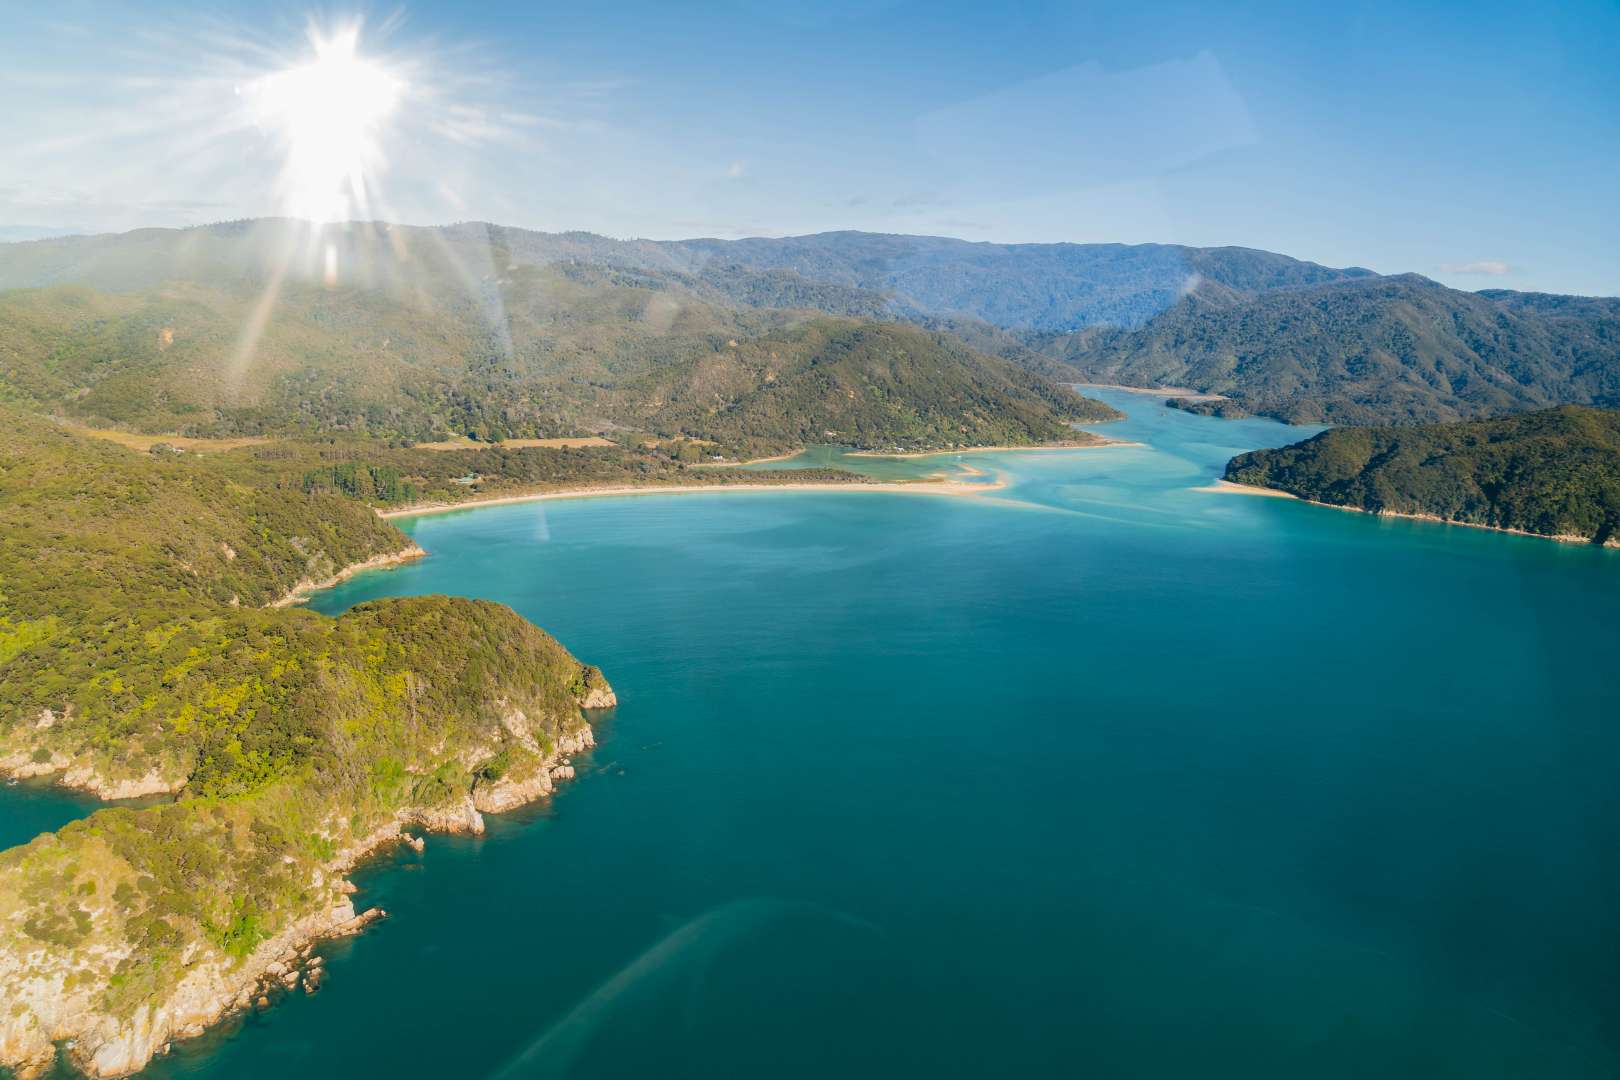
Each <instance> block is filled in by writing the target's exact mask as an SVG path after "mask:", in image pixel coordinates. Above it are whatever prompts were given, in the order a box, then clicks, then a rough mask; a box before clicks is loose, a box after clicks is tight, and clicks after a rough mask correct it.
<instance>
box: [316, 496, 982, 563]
mask: <svg viewBox="0 0 1620 1080" xmlns="http://www.w3.org/2000/svg"><path fill="white" fill-rule="evenodd" d="M1003 487H1006V482H1005V481H1001V480H996V481H992V482H990V483H987V484H964V483H961V482H960V481H956V480H913V481H873V482H869V483H862V482H859V481H851V482H847V483H845V482H826V481H806V482H803V483H789V484H653V485H648V486H645V487H630V486H619V487H596V488H564V489H559V490H556V491H537V492H531V493H530V494H527V495H500V496H496V497H494V498H489V499H469V500H467V501H466V502H458V503H427V504H424V505H421V506H409V507H405V508H403V509H399V510H378V511H377V516H378V517H381V518H384V519H385V520H390V521H391V520H393V519H395V518H404V517H423V516H425V515H428V514H448V513H451V512H452V511H455V510H475V509H478V508H480V507H486V506H509V505H512V504H515V503H527V502H548V501H551V500H561V499H606V498H617V497H619V496H622V495H686V494H693V493H698V494H704V493H707V494H720V493H725V492H733V491H756V492H758V491H798V492H805V491H815V492H822V493H837V492H855V491H859V492H876V493H887V494H909V495H944V496H952V497H962V496H972V495H979V494H982V493H984V492H988V491H996V490H999V489H1001V488H1003ZM359 569H371V567H369V566H365V567H360V568H359ZM355 572H356V573H358V572H359V570H355ZM339 580H341V579H339Z"/></svg>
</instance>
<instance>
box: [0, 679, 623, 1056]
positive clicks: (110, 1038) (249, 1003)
mask: <svg viewBox="0 0 1620 1080" xmlns="http://www.w3.org/2000/svg"><path fill="white" fill-rule="evenodd" d="M597 678H598V680H600V676H598V677H597ZM590 689H591V691H592V692H593V693H595V695H596V696H595V698H594V700H599V701H600V700H607V701H610V702H611V701H612V700H613V694H612V690H611V688H608V687H607V686H606V683H605V681H601V684H600V686H593V687H591V688H590ZM584 697H585V694H583V693H582V694H581V698H582V699H583V698H584ZM593 707H594V706H593ZM528 741H529V745H533V740H532V737H531V738H530V739H529V740H528ZM594 745H595V739H594V737H593V735H592V733H591V729H590V728H589V727H588V726H581V727H580V728H579V729H577V730H575V731H572V732H568V733H566V734H564V735H563V736H561V737H560V738H559V739H558V740H557V745H556V746H555V747H554V748H552V749H551V751H550V752H549V753H543V754H542V753H537V754H536V755H535V759H534V761H533V762H532V768H529V769H528V770H527V771H526V772H525V773H524V774H523V775H522V776H521V777H502V778H501V779H499V780H496V781H493V782H489V783H485V782H480V783H479V784H477V785H475V787H474V790H473V792H472V793H471V794H469V795H467V796H465V797H464V798H462V799H459V800H456V801H452V802H450V803H447V804H444V805H441V806H435V807H410V808H406V809H403V810H401V811H399V812H398V813H397V814H396V815H395V816H394V819H393V820H391V821H389V822H387V823H385V824H384V825H382V826H380V827H378V828H376V829H374V830H373V831H372V832H371V833H369V834H367V835H365V836H363V837H360V838H359V839H357V840H355V841H353V842H352V843H350V844H349V845H348V846H346V847H345V848H343V849H341V850H339V851H337V852H335V853H334V855H333V857H332V858H331V859H329V860H327V861H326V863H325V864H324V865H323V866H322V867H321V868H320V869H317V870H316V871H315V874H314V878H313V881H312V883H311V886H312V889H313V890H314V891H315V893H316V895H317V897H318V899H317V900H316V901H315V902H314V904H313V905H312V908H313V910H311V911H310V913H309V914H307V915H305V916H303V917H302V918H300V919H298V920H296V921H295V922H293V923H292V924H291V925H289V926H286V927H285V928H284V929H282V930H281V931H280V932H279V933H277V934H276V935H275V936H274V937H272V938H269V939H267V940H265V941H263V942H261V943H260V944H259V946H258V947H257V948H255V949H254V951H253V952H252V953H251V954H250V955H249V956H247V957H246V958H244V959H241V960H233V959H231V958H229V957H227V956H225V955H224V954H223V953H221V952H219V951H218V950H217V949H211V948H207V949H200V950H193V951H188V953H187V954H186V955H184V956H182V957H181V960H180V962H181V963H182V964H183V965H186V966H187V967H189V970H188V971H187V972H186V974H185V975H184V976H183V977H182V978H181V979H180V980H179V982H178V983H177V984H175V985H174V986H173V987H172V988H171V989H169V990H167V991H165V992H163V993H162V994H161V995H159V996H158V997H156V998H155V999H153V1000H149V1001H147V1002H145V1003H143V1004H141V1005H140V1006H139V1007H137V1008H136V1009H135V1011H134V1012H133V1013H132V1014H131V1015H126V1016H115V1015H113V1014H111V1013H108V1012H106V1011H104V999H103V990H104V988H105V986H106V982H107V978H108V976H110V974H111V973H112V971H113V970H114V969H115V968H116V967H117V965H118V963H119V962H120V961H121V960H123V959H125V957H126V956H128V955H129V949H127V948H126V949H125V950H124V951H123V952H119V953H116V954H114V953H110V952H109V951H106V950H103V951H100V952H99V953H98V954H97V955H95V956H93V957H84V956H79V957H75V958H69V957H66V956H60V955H55V954H53V951H52V950H50V949H49V948H48V947H47V946H45V945H44V944H41V945H40V947H39V948H38V949H37V950H35V951H33V952H26V953H25V952H12V951H7V950H0V991H3V996H0V1066H9V1067H10V1068H12V1069H14V1070H15V1072H16V1075H17V1076H18V1077H19V1078H20V1080H35V1078H37V1077H41V1076H43V1075H45V1073H46V1072H47V1071H48V1070H50V1068H51V1067H52V1065H53V1063H54V1062H55V1059H56V1052H57V1046H58V1045H63V1046H65V1047H66V1048H67V1055H68V1058H69V1060H70V1061H71V1062H72V1064H73V1065H74V1066H75V1067H77V1068H79V1069H81V1070H83V1072H85V1073H86V1074H87V1075H89V1076H92V1077H98V1078H106V1077H122V1076H127V1075H129V1074H131V1073H134V1072H137V1071H139V1070H140V1069H142V1068H144V1067H145V1066H146V1065H147V1064H148V1063H149V1062H150V1061H151V1060H152V1058H153V1057H154V1056H155V1055H157V1054H160V1053H162V1052H164V1051H165V1050H167V1049H168V1047H169V1044H170V1043H172V1042H173V1041H174V1040H176V1039H185V1038H193V1037H195V1036H197V1035H200V1034H201V1033H202V1032H203V1031H204V1030H206V1029H207V1028H208V1027H209V1026H210V1025H212V1024H214V1023H216V1022H217V1021H218V1020H219V1019H220V1018H221V1017H222V1016H224V1015H225V1014H227V1013H229V1012H231V1011H240V1010H244V1009H248V1008H253V1007H258V1008H265V1007H268V1006H269V1005H270V1003H271V998H270V997H269V996H268V995H267V991H275V992H277V993H280V992H290V991H293V990H295V989H297V987H298V986H299V985H300V984H302V986H303V988H304V990H305V991H306V992H308V993H314V992H315V991H316V989H318V988H319V986H320V984H321V981H322V978H323V976H324V970H323V968H322V965H321V963H320V958H319V957H314V958H311V956H310V952H309V949H310V946H311V944H312V943H313V942H316V941H319V940H321V939H323V938H330V937H336V936H341V935H345V934H354V933H358V932H359V931H361V930H363V929H364V928H365V927H366V926H367V925H369V924H370V923H371V922H373V921H375V920H377V919H379V918H382V917H384V915H385V913H384V912H383V911H382V910H381V909H378V908H372V909H369V910H367V911H363V912H359V913H356V911H355V907H354V903H353V901H352V900H351V899H350V896H351V895H352V894H353V893H354V892H355V887H354V885H353V884H352V883H351V882H349V881H348V880H346V878H345V877H344V875H346V874H347V873H348V872H349V870H350V869H352V868H353V867H354V866H355V865H356V864H357V863H359V862H360V861H361V860H363V859H364V858H366V857H367V856H368V855H370V854H372V853H373V852H375V851H376V850H378V849H379V848H381V847H383V846H386V845H388V844H394V843H399V842H401V841H407V842H408V841H409V840H412V839H415V840H417V841H418V842H420V841H419V838H413V837H411V836H410V834H408V833H406V832H405V830H406V828H408V827H410V828H418V829H423V830H431V831H438V832H456V833H470V834H478V833H482V832H483V831H484V818H483V814H484V813H500V812H502V811H505V810H510V809H513V808H515V807H518V806H521V805H523V804H525V803H528V802H532V801H534V800H536V799H539V798H543V797H545V796H547V795H550V794H551V793H552V792H553V791H554V790H555V788H556V785H557V783H558V782H559V781H561V780H565V779H571V778H572V777H573V775H574V768H573V766H572V764H570V763H569V762H568V758H569V756H570V755H573V754H577V753H581V752H583V751H584V750H586V749H588V748H590V747H591V746H594ZM13 757H15V755H14V756H13ZM31 764H35V763H32V762H19V761H13V760H12V759H0V767H4V768H8V769H13V768H15V769H16V770H18V771H20V770H21V769H22V768H23V767H25V766H27V765H31ZM39 764H41V765H42V766H43V767H42V768H41V769H40V772H49V771H62V768H61V766H60V765H59V766H57V767H56V768H55V769H52V767H51V763H50V762H45V763H39ZM86 786H90V787H91V789H92V790H132V789H133V788H135V787H138V784H132V785H130V786H129V787H125V788H120V787H119V786H118V785H114V784H104V785H88V784H87V785H86ZM162 790H168V789H167V788H165V789H162ZM199 953H200V954H201V955H199Z"/></svg>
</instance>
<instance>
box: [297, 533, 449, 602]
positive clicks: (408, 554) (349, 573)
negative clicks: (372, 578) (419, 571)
mask: <svg viewBox="0 0 1620 1080" xmlns="http://www.w3.org/2000/svg"><path fill="white" fill-rule="evenodd" d="M426 554H427V552H426V551H423V550H422V548H421V547H419V546H418V545H416V544H410V545H408V546H406V547H404V548H401V549H400V550H399V551H391V552H388V553H386V554H383V555H375V556H373V557H371V558H369V559H366V560H365V561H363V562H357V563H355V564H353V565H352V566H345V567H343V569H341V570H337V571H332V564H331V561H330V560H327V561H326V564H325V565H324V566H318V565H316V564H315V563H314V562H312V563H311V565H310V576H309V577H306V578H304V579H303V580H302V581H300V582H299V583H298V584H296V585H294V586H293V587H292V588H291V589H289V590H287V594H286V595H285V596H283V597H282V598H281V599H279V600H277V601H276V602H275V603H274V604H272V605H270V606H271V607H289V606H291V605H293V604H296V603H298V602H299V601H301V600H303V599H304V598H306V597H308V596H309V595H310V594H311V593H317V592H320V591H321V590H322V589H330V588H331V587H332V586H333V585H337V584H339V583H340V582H344V581H347V580H348V579H349V578H351V577H353V576H354V575H356V574H358V573H359V572H360V571H362V570H380V569H382V568H383V567H386V566H398V565H400V564H401V563H408V562H410V561H411V560H412V559H420V558H421V557H422V556H424V555H426Z"/></svg>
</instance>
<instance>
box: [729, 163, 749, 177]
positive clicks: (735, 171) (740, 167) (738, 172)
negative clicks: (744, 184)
mask: <svg viewBox="0 0 1620 1080" xmlns="http://www.w3.org/2000/svg"><path fill="white" fill-rule="evenodd" d="M747 171H748V166H746V165H744V164H743V163H742V162H740V161H733V162H732V163H731V164H730V165H727V166H726V176H727V178H729V179H732V180H740V179H742V177H743V174H744V173H746V172H747Z"/></svg>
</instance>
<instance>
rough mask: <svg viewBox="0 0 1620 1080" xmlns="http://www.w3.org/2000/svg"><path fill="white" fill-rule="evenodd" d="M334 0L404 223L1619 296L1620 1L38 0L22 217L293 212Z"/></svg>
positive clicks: (17, 129) (116, 223)
mask: <svg viewBox="0 0 1620 1080" xmlns="http://www.w3.org/2000/svg"><path fill="white" fill-rule="evenodd" d="M312 10H313V11H314V12H315V13H316V15H317V17H318V18H319V19H321V20H323V21H324V22H325V23H326V24H328V25H330V24H331V23H333V22H334V21H337V20H340V19H342V18H345V17H347V16H349V15H351V14H354V13H355V12H356V11H358V12H359V13H360V14H363V16H364V18H365V28H364V32H363V34H362V40H361V49H362V51H363V52H365V53H366V54H367V55H371V56H374V57H376V58H377V59H378V60H379V62H381V63H385V64H397V65H398V68H399V70H401V71H406V72H409V74H410V77H411V78H412V79H413V80H415V81H416V84H419V85H418V89H420V90H422V91H423V92H422V94H420V95H419V96H413V97H412V98H411V99H410V100H408V101H406V102H405V105H404V106H403V108H402V115H400V116H399V117H397V118H396V119H397V121H398V122H397V124H395V125H394V126H393V127H392V128H391V129H390V130H389V131H388V132H387V135H386V138H385V140H384V141H385V144H386V151H387V152H386V158H387V162H386V168H384V169H381V170H379V171H378V175H377V176H376V177H375V178H374V192H375V195H376V203H375V206H376V208H377V210H378V211H379V212H378V214H377V216H386V217H390V218H393V219H396V220H406V221H412V222H418V223H432V222H442V221H453V220H465V219H488V220H495V221H499V222H503V223H507V224H514V225H524V226H529V227H533V228H541V229H570V228H576V229H588V230H592V231H596V232H602V233H606V234H609V235H613V236H647V237H659V238H664V237H683V236H694V235H715V236H728V237H729V236H740V235H778V234H787V233H802V232H813V231H820V230H825V229H837V228H860V229H873V230H881V231H892V232H927V233H939V234H947V235H954V236H961V237H965V238H967V239H973V240H1001V241H1053V240H1072V241H1121V242H1142V241H1166V242H1177V243H1187V244H1242V245H1247V246H1253V247H1261V248H1267V249H1270V250H1275V251H1282V252H1285V253H1288V254H1291V255H1295V256H1299V257H1302V258H1309V259H1314V260H1316V261H1319V262H1324V263H1329V264H1333V265H1349V264H1358V265H1363V266H1369V267H1372V268H1373V269H1376V270H1379V271H1384V272H1396V271H1405V270H1412V271H1417V272H1419V273H1423V274H1427V275H1429V276H1431V277H1434V278H1436V279H1438V280H1442V281H1445V282H1447V283H1448V284H1452V285H1456V286H1458V287H1461V288H1487V287H1509V288H1530V289H1545V290H1550V291H1570V292H1583V293H1601V294H1620V212H1617V208H1620V63H1616V61H1615V57H1616V55H1620V4H1616V3H1614V2H1612V0H1611V2H1607V3H1592V4H1569V5H1534V6H1532V5H1528V4H1526V5H1512V6H1510V5H1496V4H1481V3H1476V4H1415V3H1413V4H1388V5H1357V4H1351V3H1341V4H1331V5H1329V4H1311V5H1301V4H1288V5H1243V4H1227V5H1192V4H1187V5H1179V4H1163V3H1152V2H1147V0H1138V2H1135V3H1129V4H1118V5H1113V4H1070V3H1058V4H1029V5H1008V6H1006V8H1005V9H1004V10H1001V9H998V6H996V5H989V4H964V5H954V4H949V3H942V2H930V3H921V4H912V3H902V2H890V3H882V2H880V3H872V4H856V3H849V2H837V3H830V4H812V3H808V2H804V3H793V2H788V3H780V2H779V3H762V4H745V3H714V4H707V5H680V4H674V3H660V4H639V3H632V2H628V0H626V2H620V3H615V4H613V5H585V4H548V3H527V4H504V5H503V4H499V3H488V4H454V5H452V4H433V3H413V4H406V5H403V6H401V7H381V6H374V7H370V8H362V9H352V8H348V9H345V8H334V7H330V6H317V7H315V8H311V7H309V6H305V5H286V6H280V7H269V8H267V7H266V6H264V5H257V4H255V5H248V4H242V5H240V6H237V7H235V8H233V7H232V6H231V5H219V4H214V5H209V6H207V7H206V8H204V7H200V6H187V5H173V4H163V5H145V6H142V5H133V4H123V5H114V4H103V3H88V2H78V0H62V2H58V3H53V4H52V5H50V7H49V9H48V10H23V6H22V5H16V6H15V9H13V10H9V11H7V12H4V13H0V93H4V95H5V98H6V100H7V102H8V107H7V108H6V110H5V111H4V114H3V115H0V140H3V144H4V145H6V146H7V147H8V153H7V154H5V155H0V226H11V227H18V226H32V227H40V228H62V227H73V228H82V229H93V230H103V229H122V228H130V227H135V226H137V225H172V224H188V223H194V222H201V221H210V220H217V219H221V218H232V217H241V216H256V215H261V214H267V213H273V212H276V210H277V209H278V205H277V201H276V192H275V183H274V177H275V174H276V168H277V161H276V154H277V150H276V147H275V146H274V145H273V144H272V143H271V142H270V141H268V140H267V139H266V137H265V134H264V132H262V131H258V130H251V129H242V128H241V127H240V126H239V125H236V126H233V124H232V122H230V121H229V120H228V119H225V118H223V117H224V114H225V112H226V111H228V109H229V108H230V106H231V102H230V100H229V98H230V94H231V89H230V88H231V85H232V83H233V81H234V82H236V83H240V82H241V81H242V80H243V79H246V78H251V77H252V76H253V75H254V74H255V73H256V72H258V71H261V70H268V69H272V68H274V67H275V66H276V65H278V64H284V63H288V62H295V61H296V60H297V58H298V57H299V56H300V53H301V52H302V51H303V50H304V49H305V43H304V42H303V40H302V34H303V30H304V26H305V24H306V21H307V19H308V18H309V16H310V14H311V11H312ZM8 129H9V130H8Z"/></svg>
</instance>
